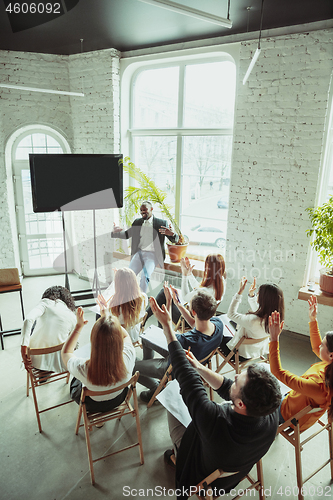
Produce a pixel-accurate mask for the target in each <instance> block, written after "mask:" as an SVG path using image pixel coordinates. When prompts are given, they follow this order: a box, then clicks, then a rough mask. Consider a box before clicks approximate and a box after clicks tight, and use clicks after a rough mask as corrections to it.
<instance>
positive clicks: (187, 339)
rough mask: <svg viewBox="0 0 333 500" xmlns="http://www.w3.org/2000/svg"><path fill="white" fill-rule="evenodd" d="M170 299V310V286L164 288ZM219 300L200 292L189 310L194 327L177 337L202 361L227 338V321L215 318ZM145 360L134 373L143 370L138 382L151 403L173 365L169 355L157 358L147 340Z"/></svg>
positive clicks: (135, 368)
mask: <svg viewBox="0 0 333 500" xmlns="http://www.w3.org/2000/svg"><path fill="white" fill-rule="evenodd" d="M164 290H165V293H166V298H167V307H169V306H170V305H171V291H170V290H169V289H168V287H167V286H164ZM217 305H218V303H217V301H216V300H215V299H214V297H212V295H211V294H210V293H209V292H207V290H205V289H201V290H198V291H197V292H196V293H195V295H193V297H192V299H191V301H190V304H189V308H190V313H191V314H192V316H193V318H194V324H195V326H194V328H193V329H192V330H190V331H188V332H185V333H182V334H178V333H177V334H175V335H176V339H177V340H178V342H179V343H180V344H181V346H182V347H183V349H188V348H189V347H190V348H191V350H192V352H193V353H194V355H195V356H196V357H197V358H198V359H204V358H206V357H207V356H208V355H209V354H210V353H211V352H212V351H213V350H214V349H216V348H217V347H218V346H219V345H220V344H219V339H220V343H221V341H222V337H223V322H222V321H221V319H220V318H219V317H217V316H214V314H215V312H216V309H217ZM142 346H143V360H142V361H136V363H135V367H134V372H135V371H137V370H138V371H139V372H140V377H139V380H138V382H139V383H140V384H142V385H144V386H145V387H148V388H149V390H148V391H143V392H141V394H140V399H141V400H142V401H144V402H145V403H148V402H149V401H150V399H151V397H152V396H153V394H154V392H155V390H156V388H157V386H158V383H157V381H156V379H161V378H162V377H163V375H164V373H165V371H166V369H167V368H168V366H169V364H170V359H169V356H168V357H167V358H155V359H153V358H154V351H153V349H151V348H150V347H148V346H147V345H146V343H145V341H144V340H143V341H142Z"/></svg>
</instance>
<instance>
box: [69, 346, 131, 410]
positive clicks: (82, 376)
mask: <svg viewBox="0 0 333 500" xmlns="http://www.w3.org/2000/svg"><path fill="white" fill-rule="evenodd" d="M123 358H124V363H125V366H126V371H127V373H126V375H125V378H123V379H122V380H120V381H119V382H117V383H116V384H114V385H113V386H110V385H109V386H102V385H93V384H92V383H91V382H89V380H88V379H87V373H88V366H87V360H86V359H84V358H77V357H76V356H75V351H74V356H72V357H71V358H69V360H68V362H67V370H68V371H69V372H70V374H71V375H73V376H74V377H76V378H77V379H78V380H80V381H81V382H82V385H83V386H85V387H88V389H89V390H91V391H108V390H109V389H113V388H116V387H119V386H120V385H123V384H125V383H126V382H128V380H130V378H131V377H132V373H133V369H134V365H135V349H134V347H133V345H132V344H131V342H130V341H129V340H128V341H126V340H125V341H124V348H123ZM120 393H121V391H117V392H115V393H113V394H112V398H110V394H106V395H104V396H94V397H91V399H93V400H94V401H108V400H109V399H113V398H116V397H117V396H118V395H119V394H120Z"/></svg>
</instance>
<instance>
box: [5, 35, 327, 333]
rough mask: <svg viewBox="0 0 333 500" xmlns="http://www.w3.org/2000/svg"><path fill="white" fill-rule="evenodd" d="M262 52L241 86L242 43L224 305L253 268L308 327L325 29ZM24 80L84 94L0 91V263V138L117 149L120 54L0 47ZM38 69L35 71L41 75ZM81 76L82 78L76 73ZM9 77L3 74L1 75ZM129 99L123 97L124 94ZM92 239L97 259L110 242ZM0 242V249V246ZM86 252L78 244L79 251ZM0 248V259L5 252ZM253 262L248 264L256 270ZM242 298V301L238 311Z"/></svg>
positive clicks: (246, 56)
mask: <svg viewBox="0 0 333 500" xmlns="http://www.w3.org/2000/svg"><path fill="white" fill-rule="evenodd" d="M261 46H262V52H261V54H260V57H259V60H258V61H257V64H256V65H255V67H254V69H253V71H252V74H251V75H250V77H249V80H248V82H247V84H246V85H245V86H243V85H242V79H243V76H244V74H245V72H246V70H247V67H248V65H249V63H250V60H251V57H252V55H253V53H254V51H255V49H256V42H244V43H242V47H241V53H240V67H239V84H238V89H237V103H236V106H237V108H236V114H235V136H234V139H235V140H234V150H233V162H232V178H231V185H230V210H229V221H228V223H229V228H228V242H227V256H226V260H227V271H228V274H229V279H228V285H227V291H226V297H225V299H224V304H225V305H226V307H227V305H228V303H229V301H230V299H231V297H232V295H233V293H234V292H236V291H237V286H238V280H239V278H240V277H241V276H242V275H243V274H246V275H247V276H248V277H249V279H250V277H251V272H252V273H253V274H256V275H257V277H258V282H259V284H261V283H263V282H265V281H275V282H277V283H279V284H280V285H281V287H282V288H283V291H284V294H285V301H286V327H287V328H289V329H291V330H293V331H296V332H300V333H304V334H307V332H308V326H307V304H306V303H305V302H303V301H299V300H297V292H298V289H299V287H300V286H301V285H302V282H303V276H304V272H305V263H306V259H307V254H308V250H309V241H308V239H307V237H306V234H305V230H306V229H307V228H308V216H307V213H306V212H305V209H306V208H307V207H310V206H313V203H314V200H315V194H316V189H317V180H318V173H319V169H320V162H321V159H322V147H323V139H324V125H325V118H326V111H327V99H328V90H329V82H330V76H331V72H332V59H333V53H332V47H333V45H332V30H322V31H318V32H310V33H302V34H295V35H287V36H279V37H276V38H268V39H263V40H262V44H261ZM16 75H18V77H19V81H20V82H21V83H24V84H29V85H35V86H40V87H46V88H47V87H52V88H54V87H56V88H61V89H70V90H72V91H81V90H82V86H83V91H84V92H85V94H86V97H85V98H84V99H82V98H76V97H72V98H68V97H59V96H50V95H48V94H34V95H33V94H31V95H30V94H26V93H24V94H23V93H20V92H17V91H9V90H5V89H1V90H0V103H1V108H0V144H1V147H0V217H1V229H2V231H1V240H2V241H1V249H0V255H1V256H2V260H3V262H2V265H4V266H8V267H9V266H12V265H13V264H14V262H13V251H12V247H13V245H12V244H11V241H10V222H9V217H8V212H7V202H6V199H5V196H4V195H5V193H6V186H5V183H6V174H5V169H4V157H3V152H4V145H5V141H6V140H7V138H8V137H9V135H10V134H11V133H12V132H13V131H14V130H15V129H17V128H18V127H20V126H22V125H25V124H27V123H32V122H39V123H45V124H47V125H50V126H53V127H55V128H56V129H57V130H59V131H61V132H62V133H63V134H64V135H65V137H66V138H67V140H68V141H69V143H70V144H71V146H72V147H73V152H76V153H79V152H80V153H104V152H107V153H113V152H119V54H118V52H117V51H115V50H112V49H109V50H105V51H98V52H95V53H85V54H79V55H75V56H70V57H69V58H66V57H65V56H52V55H50V56H49V55H46V56H45V55H39V54H22V53H8V52H0V78H1V81H9V78H11V79H13V81H15V82H17V79H16ZM41 75H43V76H42V77H41ZM82 75H83V76H82ZM6 78H7V80H6ZM125 97H126V98H127V96H125ZM110 212H112V211H105V214H103V212H102V211H98V212H97V214H98V216H97V219H98V220H97V228H98V229H97V232H98V234H99V235H103V234H105V233H106V231H109V229H110V226H111V225H112V213H110ZM74 224H75V229H76V230H75V241H74V242H73V243H74V244H79V247H80V249H81V251H82V252H81V254H80V255H79V256H78V258H77V266H78V268H79V271H80V272H82V273H84V272H85V271H86V270H87V268H89V267H90V266H91V263H92V251H91V246H89V242H86V243H84V244H82V238H81V236H80V235H85V237H84V238H83V239H88V238H90V236H91V220H90V217H89V216H88V215H84V214H83V213H81V214H75V218H74ZM107 238H108V237H105V238H104V237H102V239H103V241H101V243H100V244H99V250H98V252H99V265H102V262H101V261H102V259H103V255H104V253H105V250H106V249H107V248H108V247H109V242H108V241H107ZM3 248H4V249H5V252H3V250H2V249H3ZM84 249H85V250H84ZM3 255H4V257H3ZM255 268H256V269H255ZM247 309H248V308H247V305H246V304H243V305H242V306H241V307H240V310H241V311H244V312H245V311H246V310H247ZM319 314H320V326H321V330H322V331H325V330H328V329H331V328H332V321H331V318H332V309H331V308H330V307H324V306H320V308H319Z"/></svg>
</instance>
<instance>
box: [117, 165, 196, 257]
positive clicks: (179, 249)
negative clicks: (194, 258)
mask: <svg viewBox="0 0 333 500" xmlns="http://www.w3.org/2000/svg"><path fill="white" fill-rule="evenodd" d="M123 168H124V171H125V172H127V173H128V174H129V175H130V177H132V179H134V180H135V181H136V182H137V183H138V186H129V187H128V188H126V190H125V193H126V194H125V202H126V203H125V221H126V224H128V225H130V224H131V222H132V220H133V218H134V216H135V214H136V213H138V211H139V209H140V206H141V204H142V202H143V201H145V200H149V201H151V202H152V204H153V205H158V206H159V207H160V210H161V212H162V213H163V214H164V215H165V217H166V218H167V219H168V220H169V221H170V222H171V224H172V225H173V227H174V230H175V232H176V233H177V235H178V237H179V239H178V243H171V242H167V246H168V252H169V256H170V260H171V262H179V261H180V259H181V258H182V257H184V255H185V254H186V249H187V246H188V242H187V241H186V240H185V237H184V235H183V234H182V232H181V230H180V227H179V225H178V222H177V221H176V219H175V217H174V216H173V215H172V213H171V206H170V205H168V204H167V203H166V198H167V193H166V192H165V191H163V190H162V189H160V188H159V187H157V186H156V184H155V182H154V181H153V180H152V179H150V178H149V177H148V176H147V175H146V174H145V173H144V172H143V171H142V170H140V169H139V168H138V167H137V166H136V165H135V164H134V163H133V162H131V160H130V158H129V157H128V156H127V157H125V159H124V162H123Z"/></svg>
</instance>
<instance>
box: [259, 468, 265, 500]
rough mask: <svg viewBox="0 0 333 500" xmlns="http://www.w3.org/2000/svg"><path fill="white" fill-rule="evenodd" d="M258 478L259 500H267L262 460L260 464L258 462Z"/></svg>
mask: <svg viewBox="0 0 333 500" xmlns="http://www.w3.org/2000/svg"><path fill="white" fill-rule="evenodd" d="M257 477H258V481H259V482H260V485H259V491H258V493H259V500H265V493H264V472H263V468H262V460H261V459H260V460H259V462H257Z"/></svg>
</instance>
